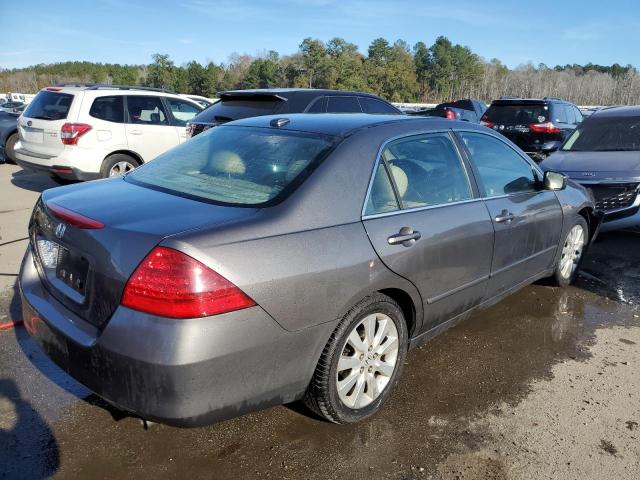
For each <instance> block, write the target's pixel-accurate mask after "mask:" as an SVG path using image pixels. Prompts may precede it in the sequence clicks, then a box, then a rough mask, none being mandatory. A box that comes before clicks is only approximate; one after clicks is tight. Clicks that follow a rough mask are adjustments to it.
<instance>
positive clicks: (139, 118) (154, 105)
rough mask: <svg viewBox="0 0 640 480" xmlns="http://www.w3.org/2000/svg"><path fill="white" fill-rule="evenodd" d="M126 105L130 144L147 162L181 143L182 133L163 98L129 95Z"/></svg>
mask: <svg viewBox="0 0 640 480" xmlns="http://www.w3.org/2000/svg"><path fill="white" fill-rule="evenodd" d="M126 104H127V109H126V119H127V123H126V125H125V130H126V132H127V143H128V144H129V148H130V149H131V150H132V151H134V152H135V153H137V154H138V155H140V156H141V157H142V159H143V160H144V161H145V162H148V161H150V160H153V159H154V158H156V157H157V156H158V155H160V154H161V153H164V152H166V151H167V150H169V149H170V148H173V147H175V146H176V145H178V143H179V137H178V132H177V131H176V129H175V127H174V126H173V125H171V122H170V120H169V116H168V114H167V110H166V108H165V106H164V103H163V102H162V98H161V97H159V96H150V95H149V96H146V95H128V96H126Z"/></svg>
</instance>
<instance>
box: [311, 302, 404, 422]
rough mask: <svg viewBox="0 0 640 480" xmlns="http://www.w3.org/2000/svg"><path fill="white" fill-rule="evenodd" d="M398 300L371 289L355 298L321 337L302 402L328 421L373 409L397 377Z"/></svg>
mask: <svg viewBox="0 0 640 480" xmlns="http://www.w3.org/2000/svg"><path fill="white" fill-rule="evenodd" d="M407 346H408V341H407V325H406V322H405V319H404V316H403V314H402V310H401V309H400V306H399V305H398V304H397V303H396V302H395V301H394V300H392V299H391V298H389V297H387V296H386V295H383V294H380V293H376V294H374V295H371V296H369V297H367V298H365V299H363V300H362V301H361V302H359V303H358V304H356V305H355V306H354V307H353V308H352V309H351V310H350V311H349V312H348V313H347V314H346V315H345V317H344V318H343V319H342V321H341V322H340V323H339V324H338V326H337V327H336V329H335V330H334V332H333V334H332V335H331V338H330V339H329V341H328V342H327V345H326V346H325V348H324V350H323V352H322V355H321V356H320V360H319V361H318V365H317V367H316V371H315V373H314V375H313V379H312V380H311V384H310V385H309V388H308V389H307V393H306V395H305V398H304V403H305V404H306V406H307V407H308V408H309V409H311V410H312V411H313V412H315V413H316V414H318V415H319V416H321V417H323V418H325V419H327V420H328V421H330V422H333V423H339V424H343V423H354V422H358V421H360V420H363V419H365V418H367V417H369V416H371V415H373V414H374V413H376V412H377V411H378V410H379V408H380V406H381V405H382V404H383V403H384V402H385V401H386V400H387V398H389V396H390V395H391V391H392V390H393V387H394V386H395V384H396V383H397V382H398V379H399V378H400V374H401V372H402V368H403V366H404V361H405V358H406V355H407Z"/></svg>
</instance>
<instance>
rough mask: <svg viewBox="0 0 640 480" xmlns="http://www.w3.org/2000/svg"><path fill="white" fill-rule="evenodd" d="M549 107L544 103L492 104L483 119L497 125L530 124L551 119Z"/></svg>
mask: <svg viewBox="0 0 640 480" xmlns="http://www.w3.org/2000/svg"><path fill="white" fill-rule="evenodd" d="M548 108H549V107H547V106H546V105H543V104H533V105H527V104H520V105H518V104H515V105H514V104H509V105H491V106H490V107H489V109H488V110H487V111H486V112H485V114H484V115H483V119H484V120H487V121H489V122H492V123H495V124H496V125H523V126H524V125H529V124H530V123H542V122H546V121H548V120H549V109H548Z"/></svg>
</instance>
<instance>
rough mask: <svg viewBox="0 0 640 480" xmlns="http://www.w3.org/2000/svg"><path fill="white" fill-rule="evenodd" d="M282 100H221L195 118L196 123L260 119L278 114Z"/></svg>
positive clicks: (265, 98)
mask: <svg viewBox="0 0 640 480" xmlns="http://www.w3.org/2000/svg"><path fill="white" fill-rule="evenodd" d="M281 104H282V100H278V99H277V98H274V97H264V98H261V97H257V98H252V99H230V100H225V99H223V100H220V101H219V102H216V103H214V104H213V105H211V106H210V107H209V108H207V109H206V110H205V111H203V112H202V113H200V114H199V115H197V116H196V117H194V119H193V121H194V122H205V123H218V122H230V121H231V120H239V119H241V118H248V117H259V116H260V115H271V114H272V113H277V112H276V109H277V108H279V107H280V105H281Z"/></svg>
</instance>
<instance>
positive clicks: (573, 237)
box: [560, 225, 585, 278]
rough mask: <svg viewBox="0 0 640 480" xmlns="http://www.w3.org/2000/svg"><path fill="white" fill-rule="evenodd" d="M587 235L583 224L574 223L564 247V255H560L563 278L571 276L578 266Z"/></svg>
mask: <svg viewBox="0 0 640 480" xmlns="http://www.w3.org/2000/svg"><path fill="white" fill-rule="evenodd" d="M584 244H585V235H584V228H582V225H574V226H573V228H572V229H571V230H569V234H568V235H567V239H566V240H565V243H564V246H563V247H562V256H561V257H560V274H561V275H562V277H563V278H571V276H572V275H573V274H574V272H575V271H576V268H578V264H579V263H580V258H581V257H582V251H583V250H584Z"/></svg>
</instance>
